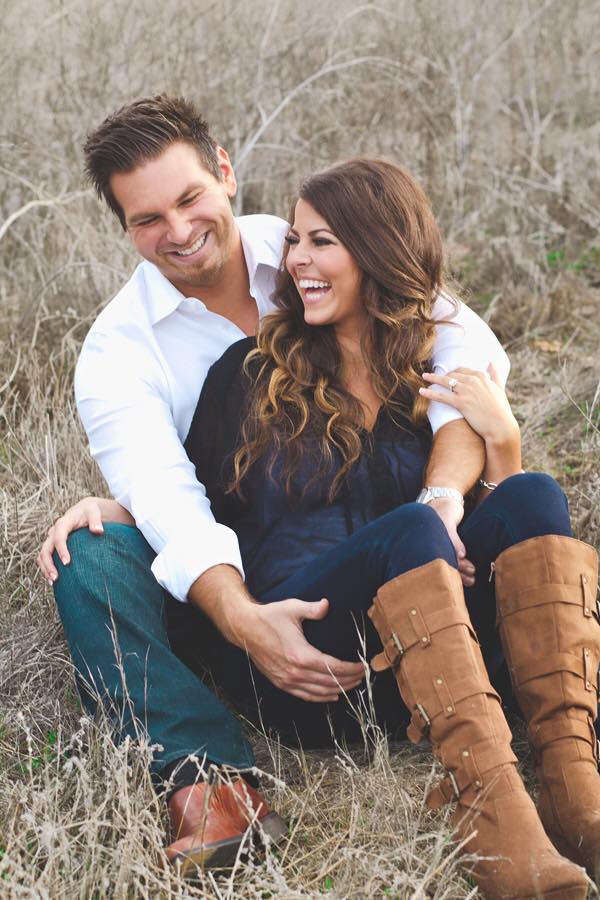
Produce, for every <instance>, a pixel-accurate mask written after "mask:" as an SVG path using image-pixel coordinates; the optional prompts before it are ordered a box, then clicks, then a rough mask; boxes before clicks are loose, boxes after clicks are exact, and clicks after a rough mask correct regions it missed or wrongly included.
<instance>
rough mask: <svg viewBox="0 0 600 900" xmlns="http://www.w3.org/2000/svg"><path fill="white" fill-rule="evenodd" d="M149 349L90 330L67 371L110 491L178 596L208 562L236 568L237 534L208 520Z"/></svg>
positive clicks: (167, 394)
mask: <svg viewBox="0 0 600 900" xmlns="http://www.w3.org/2000/svg"><path fill="white" fill-rule="evenodd" d="M152 354H153V351H152V348H149V347H147V346H145V345H143V344H139V345H136V343H135V342H134V341H132V340H125V339H121V338H120V336H119V335H118V334H110V335H104V334H98V333H95V334H92V335H91V336H90V337H89V338H88V339H87V340H86V342H85V344H84V347H83V349H82V353H81V356H80V359H79V362H78V365H77V370H76V374H75V394H76V399H77V408H78V411H79V415H80V417H81V420H82V422H83V426H84V428H85V430H86V432H87V435H88V439H89V442H90V450H91V453H92V456H93V457H94V458H95V460H96V461H97V463H98V465H99V466H100V469H101V471H102V474H103V475H104V477H105V479H106V481H107V483H108V487H109V490H110V492H111V493H112V495H113V496H114V497H115V499H116V500H118V502H119V503H120V504H121V505H122V506H124V507H125V508H126V509H127V510H128V511H129V512H130V513H131V514H132V515H133V517H134V519H135V522H136V525H137V527H138V528H139V529H140V531H141V532H142V534H143V535H144V537H145V538H146V540H147V541H148V543H149V544H150V546H151V547H152V548H153V550H155V552H156V553H157V556H156V559H155V560H154V563H153V565H152V571H153V573H154V575H155V577H156V578H157V580H158V581H159V582H160V583H161V584H162V585H163V587H165V588H166V590H168V591H169V593H170V594H172V595H173V596H174V597H176V598H177V599H178V600H181V601H185V600H186V598H187V593H188V590H189V588H190V585H191V584H192V583H193V582H194V581H195V580H196V579H197V578H198V577H199V576H200V575H201V574H202V573H203V572H204V571H206V570H207V569H209V568H210V567H211V566H214V565H217V564H220V563H223V564H228V565H230V566H233V567H234V568H237V569H238V570H239V571H240V572H242V562H241V557H240V552H239V547H238V542H237V537H236V535H235V533H234V532H233V531H231V529H229V528H226V527H225V526H224V525H220V524H218V523H217V522H215V519H214V516H213V514H212V512H211V508H210V503H209V501H208V498H207V497H206V492H205V490H204V488H203V486H202V485H201V484H200V483H199V482H198V480H197V479H196V474H195V471H194V466H193V465H192V463H191V462H190V460H189V459H188V456H187V454H186V452H185V450H184V448H183V445H182V440H181V436H180V434H179V433H178V431H177V427H176V425H175V422H174V420H173V411H172V407H171V402H170V387H169V384H168V383H167V381H166V377H165V376H164V374H163V372H162V369H161V366H160V364H159V362H158V361H157V360H156V358H155V357H154V356H153V355H152Z"/></svg>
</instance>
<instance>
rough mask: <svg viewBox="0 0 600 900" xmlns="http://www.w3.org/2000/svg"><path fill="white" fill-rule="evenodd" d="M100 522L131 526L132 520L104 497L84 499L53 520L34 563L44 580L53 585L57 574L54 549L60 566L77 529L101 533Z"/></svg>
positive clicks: (66, 561) (65, 560)
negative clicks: (69, 541)
mask: <svg viewBox="0 0 600 900" xmlns="http://www.w3.org/2000/svg"><path fill="white" fill-rule="evenodd" d="M103 522H120V523H121V524H122V525H135V521H134V519H133V517H132V516H131V515H130V514H129V513H128V512H127V510H126V509H124V508H123V507H122V506H121V504H120V503H117V501H116V500H109V499H107V498H106V497H84V498H83V500H80V501H79V503H76V504H75V506H71V508H70V509H68V510H67V511H66V513H65V514H64V516H61V517H60V518H59V519H57V520H56V522H55V523H54V525H52V527H51V528H50V529H49V531H48V536H47V538H46V540H45V541H44V543H43V544H42V546H41V549H40V552H39V554H38V558H37V564H38V566H39V567H40V569H41V571H42V575H43V576H44V578H45V579H46V580H47V581H48V582H49V583H50V584H54V582H55V581H56V579H57V578H58V572H57V570H56V566H55V565H54V560H53V559H52V554H53V553H54V551H55V550H56V552H57V553H58V555H59V557H60V560H61V562H62V564H63V565H64V566H68V565H69V563H70V562H71V555H70V553H69V550H68V548H67V538H68V537H69V535H70V534H71V532H72V531H76V530H77V529H78V528H88V529H89V530H90V531H91V532H92V534H102V533H103V531H104V526H103V524H102V523H103Z"/></svg>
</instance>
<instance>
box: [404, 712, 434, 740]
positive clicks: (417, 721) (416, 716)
mask: <svg viewBox="0 0 600 900" xmlns="http://www.w3.org/2000/svg"><path fill="white" fill-rule="evenodd" d="M430 728H431V719H430V717H429V714H428V713H427V710H426V709H425V707H424V706H423V705H422V704H421V703H416V704H415V709H414V712H413V714H412V716H411V717H410V724H409V726H408V728H407V729H406V734H407V735H408V739H409V741H412V742H413V744H418V743H419V741H422V740H423V738H424V737H426V736H427V735H428V734H429V729H430Z"/></svg>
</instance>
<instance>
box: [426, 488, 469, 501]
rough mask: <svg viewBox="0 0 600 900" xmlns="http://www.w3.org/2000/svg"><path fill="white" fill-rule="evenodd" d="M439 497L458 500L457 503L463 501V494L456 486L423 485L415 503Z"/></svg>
mask: <svg viewBox="0 0 600 900" xmlns="http://www.w3.org/2000/svg"><path fill="white" fill-rule="evenodd" d="M440 497H450V498H451V499H452V500H458V502H459V503H463V504H464V502H465V500H464V497H463V495H462V494H461V492H460V491H457V490H456V488H448V487H424V488H423V490H422V491H421V492H420V494H419V496H418V497H417V500H416V502H417V503H430V502H431V501H432V500H438V499H439V498H440Z"/></svg>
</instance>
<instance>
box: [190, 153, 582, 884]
mask: <svg viewBox="0 0 600 900" xmlns="http://www.w3.org/2000/svg"><path fill="white" fill-rule="evenodd" d="M288 245H289V246H288V249H287V252H286V258H285V268H284V269H283V270H282V273H281V279H280V284H279V288H278V305H279V312H278V313H276V314H275V315H273V316H272V317H269V318H268V319H267V320H265V321H264V323H263V325H262V327H261V330H260V334H259V337H258V344H257V346H256V349H253V347H254V343H253V339H248V340H246V341H242V342H240V343H239V344H236V345H234V346H233V347H231V348H230V349H229V350H228V351H227V353H226V354H225V355H224V357H222V359H221V360H220V361H219V362H218V363H216V364H215V366H213V368H212V370H211V373H209V376H208V378H207V380H206V382H205V386H204V389H203V391H202V395H201V398H200V401H199V404H198V408H197V410H196V415H195V417H194V422H193V423H192V427H191V429H190V434H189V436H188V440H187V442H186V446H187V448H188V452H189V454H190V456H191V458H192V459H193V461H194V462H195V464H196V467H197V472H198V475H199V477H200V478H201V480H202V481H203V483H204V484H205V486H206V488H207V492H208V494H209V496H210V499H211V502H212V504H213V509H214V512H215V515H216V517H217V519H218V520H220V521H222V522H224V523H226V524H228V525H230V526H231V527H232V528H234V530H235V531H236V532H237V534H238V538H239V541H240V546H241V549H242V555H243V558H244V564H245V569H246V578H247V582H248V584H249V587H250V589H251V590H252V592H253V593H254V594H255V595H256V596H258V597H259V598H260V601H261V602H262V603H271V602H275V601H280V600H282V599H283V598H290V597H299V598H302V599H303V600H304V601H311V602H313V603H314V604H315V610H316V613H315V615H314V617H313V618H311V619H310V620H308V621H306V622H304V624H303V626H302V624H301V623H300V621H299V622H298V628H302V627H303V631H304V633H305V635H306V637H307V638H308V640H309V642H310V643H311V644H313V645H314V646H315V647H317V648H318V649H319V650H321V651H323V652H325V653H329V654H331V655H332V656H336V657H339V658H342V659H356V658H358V655H359V654H361V655H366V657H367V658H368V659H371V658H372V666H373V669H374V670H375V672H377V673H379V674H377V675H376V677H375V680H374V685H373V696H374V706H375V711H376V714H377V718H378V721H379V722H381V723H382V724H384V725H385V726H386V727H387V728H388V729H390V730H395V731H398V730H400V729H401V728H402V727H403V726H404V725H405V724H406V721H407V720H410V724H409V727H408V734H409V737H410V738H411V739H412V740H419V739H420V738H421V737H424V736H427V737H428V738H429V739H430V740H431V742H432V745H433V750H434V753H435V754H436V756H437V757H438V759H440V761H441V762H442V765H443V766H444V768H445V769H446V770H447V775H446V777H445V778H444V779H443V780H442V782H441V783H440V785H439V786H438V787H437V788H436V789H434V791H433V792H432V793H431V794H430V797H429V803H430V805H432V806H439V805H441V804H442V803H445V802H449V801H450V800H452V801H456V803H457V807H456V812H455V819H454V821H455V826H456V833H457V838H458V839H460V840H463V841H465V844H466V848H467V849H468V850H469V852H476V853H478V854H479V855H480V856H483V857H487V859H483V860H481V861H479V862H477V863H476V864H474V865H473V866H472V872H473V874H474V875H475V877H476V878H477V880H478V882H479V883H480V885H481V886H482V888H483V889H484V890H485V892H486V893H487V894H488V896H493V897H496V896H497V897H532V896H539V897H556V898H558V897H560V898H576V897H584V896H585V894H586V879H585V877H584V876H583V874H582V873H581V870H580V869H578V868H577V867H576V866H574V865H572V864H571V863H570V862H568V861H567V860H566V859H564V858H562V857H561V856H559V854H558V853H557V851H556V850H555V849H554V847H553V846H552V844H551V843H550V841H549V840H548V837H547V836H546V834H545V833H544V828H543V826H542V823H541V822H540V819H539V817H538V814H537V813H536V810H535V808H534V806H533V804H532V802H531V800H530V798H529V797H528V795H527V793H526V791H525V788H524V786H523V784H522V782H521V779H520V777H519V775H518V772H517V770H516V767H515V762H516V760H515V757H514V755H513V754H512V752H511V749H510V738H511V735H510V730H509V729H508V726H507V724H506V721H505V719H504V715H503V713H502V709H501V706H500V702H499V698H498V695H497V694H496V692H495V691H494V689H493V688H492V686H491V684H490V680H489V677H488V672H487V670H486V666H485V664H484V661H483V657H482V652H481V651H482V650H483V654H484V656H485V658H486V662H487V664H488V668H489V670H490V673H491V674H492V675H494V676H496V675H501V671H500V668H499V662H500V660H499V656H498V652H497V650H498V646H497V641H496V634H495V616H496V607H497V609H498V616H499V622H500V634H501V638H502V644H503V648H504V653H505V655H506V658H507V660H508V663H509V669H510V674H511V676H512V677H513V681H514V688H515V693H516V697H517V700H518V701H519V704H520V706H521V708H522V711H523V713H524V715H525V717H526V719H527V721H528V724H529V729H530V736H531V740H532V743H533V745H534V748H535V751H536V756H537V760H538V775H539V778H540V787H541V795H540V796H541V799H540V814H541V816H542V819H543V823H544V826H545V827H546V829H547V830H548V832H551V837H552V840H553V841H554V843H555V844H556V845H557V846H558V845H560V847H561V850H562V851H563V852H564V853H565V854H566V855H567V856H569V857H570V858H571V859H576V861H577V862H579V861H581V862H584V863H585V864H586V865H587V866H588V869H589V870H590V871H591V873H592V874H594V873H595V868H596V864H597V857H598V851H597V850H596V847H597V843H598V841H597V835H598V833H599V831H600V818H599V816H598V812H597V810H598V808H599V806H600V802H599V801H600V792H599V790H598V775H597V770H596V762H595V756H594V752H595V751H594V748H595V741H594V740H593V727H592V723H593V719H594V718H595V716H596V693H595V681H592V675H593V676H594V679H595V672H596V669H597V665H598V661H599V658H600V636H599V632H600V626H599V625H598V623H597V621H596V618H595V616H594V610H593V608H592V607H593V604H592V598H593V596H594V594H593V583H594V579H595V566H596V561H595V556H594V553H593V551H592V550H591V548H587V547H585V545H583V544H580V543H579V542H577V541H574V540H573V539H572V537H571V531H570V525H569V520H568V513H567V509H566V503H565V500H564V497H563V495H562V493H561V492H560V490H559V488H558V486H557V485H556V484H555V483H554V482H553V481H552V480H551V479H549V478H547V477H546V476H538V475H522V474H518V473H520V448H519V439H518V429H517V428H516V425H515V423H514V419H513V418H512V416H511V414H510V410H509V409H508V407H507V405H506V403H505V401H504V400H503V397H502V394H501V391H500V389H499V388H498V387H497V386H496V385H494V384H493V383H491V382H489V381H487V380H486V379H485V377H484V376H482V375H481V374H478V373H473V372H470V371H468V370H458V371H457V372H455V373H450V375H449V376H439V375H433V374H430V375H427V373H426V372H425V369H426V366H427V362H428V358H429V353H430V349H431V343H432V337H433V328H434V324H433V321H432V318H431V306H432V303H433V300H434V298H435V297H436V296H437V295H438V294H439V292H440V291H441V289H442V277H441V263H442V254H441V241H440V238H439V232H438V230H437V226H436V223H435V221H434V219H433V216H432V213H431V211H430V208H429V204H428V203H427V200H426V198H425V197H424V195H423V194H422V192H421V191H420V189H419V188H418V187H417V185H416V184H415V183H414V181H413V180H412V179H411V178H410V176H408V175H407V174H406V173H404V172H402V171H401V170H400V169H398V168H397V167H395V166H393V165H391V164H389V163H383V162H378V161H373V160H354V161H351V162H349V163H345V164H342V165H340V166H336V167H334V168H333V169H330V170H328V171H327V172H325V173H323V174H321V175H317V176H315V177H313V178H311V179H309V180H308V181H307V182H306V183H305V184H304V185H303V186H302V188H301V190H300V195H299V199H298V201H297V203H296V205H295V209H294V216H293V224H292V228H291V230H290V234H289V236H288ZM249 351H252V352H251V353H250V355H249V356H248V353H249ZM423 380H425V381H427V382H429V384H430V385H438V386H442V387H445V388H450V389H451V391H452V392H451V393H448V394H444V395H443V396H441V397H438V393H437V392H435V391H433V390H432V388H423V387H422V384H423ZM434 398H437V399H441V400H442V402H447V403H450V404H452V405H456V406H457V407H458V408H459V409H460V410H461V411H462V412H463V413H464V414H465V415H466V417H467V418H468V420H469V421H470V423H471V424H472V426H473V427H474V428H475V429H476V430H478V431H479V432H480V433H481V435H482V436H483V437H484V439H485V441H486V450H487V463H486V470H485V473H484V482H485V485H484V487H483V492H484V494H486V495H487V496H486V497H485V499H484V500H483V502H482V503H481V504H480V505H479V506H477V508H476V509H475V510H474V511H472V512H471V513H470V514H469V515H468V516H467V517H466V518H465V520H464V522H463V523H462V525H461V528H460V536H461V539H462V541H463V542H464V544H465V546H466V548H467V555H468V558H469V559H470V560H472V562H473V563H474V566H475V574H474V576H473V577H472V578H471V579H470V581H471V582H472V583H471V584H470V585H469V586H467V587H466V589H465V590H463V586H462V584H461V580H460V576H459V574H458V571H457V560H456V554H455V551H454V548H453V545H452V543H451V541H450V539H449V536H448V533H447V531H446V529H445V527H444V526H443V524H442V522H441V519H440V518H439V517H438V516H437V514H436V513H435V512H434V511H433V510H432V509H431V508H430V507H429V506H428V505H427V504H423V503H415V502H414V501H415V499H416V497H417V494H418V492H419V488H420V487H421V484H422V473H423V468H424V465H425V461H426V459H427V454H428V449H429V435H428V430H427V427H426V425H425V411H426V405H427V401H428V400H431V399H434ZM207 425H209V426H210V427H207ZM223 460H225V464H223ZM496 485H497V486H496ZM494 571H495V579H494ZM494 580H495V584H494ZM323 598H326V599H323ZM373 598H375V600H374V602H373ZM289 602H293V601H289ZM191 612H192V613H194V612H195V611H191ZM189 614H190V610H184V608H182V616H184V617H187V618H186V619H185V623H186V624H185V627H186V629H187V628H188V625H189ZM475 632H477V634H478V636H479V639H480V641H481V649H480V645H479V643H478V641H477V638H476V637H475ZM199 633H203V634H204V636H205V641H204V643H205V652H206V654H207V655H208V658H209V660H210V667H211V670H212V672H213V675H214V677H215V680H216V681H217V682H218V683H220V684H221V685H223V687H224V688H225V690H226V691H227V693H228V694H229V695H230V697H231V698H232V699H233V700H234V702H236V703H237V704H238V705H240V706H242V707H243V708H244V709H245V710H246V711H247V712H249V713H250V714H251V715H253V716H254V717H255V718H260V720H261V721H262V722H263V724H264V725H265V726H267V727H273V728H276V729H278V730H279V731H280V732H282V733H283V734H284V735H285V736H286V737H290V736H293V735H294V734H295V735H296V736H297V737H299V738H300V740H301V741H302V742H303V743H304V744H308V745H310V744H313V745H315V744H321V743H323V742H325V741H326V740H327V739H328V738H329V730H330V727H331V728H332V729H333V732H334V733H335V734H336V735H340V734H345V735H347V736H350V737H351V736H352V734H353V730H354V732H356V730H357V725H356V723H355V722H354V720H353V718H352V715H351V714H349V709H350V706H349V705H348V704H346V703H332V704H331V706H330V707H329V716H330V719H331V726H330V724H329V722H328V721H327V717H326V715H325V713H321V712H320V710H322V709H323V707H322V706H316V705H315V704H311V703H308V702H306V700H305V699H303V698H302V697H301V696H292V695H291V694H290V693H289V692H287V691H285V690H281V688H280V686H279V685H278V684H277V678H273V677H271V678H267V677H265V675H264V674H263V673H262V672H261V671H260V668H256V667H254V666H252V665H251V675H252V677H249V671H248V665H249V663H248V657H247V655H246V653H245V652H244V651H243V649H240V648H238V647H236V646H234V645H233V644H231V643H229V642H228V641H226V640H225V639H224V638H223V637H222V635H221V634H220V632H219V630H217V629H216V628H215V629H212V630H210V629H209V623H208V622H204V623H203V626H202V629H201V630H196V632H195V635H194V637H195V638H197V636H198V634H199ZM196 647H197V645H196ZM382 648H383V651H382ZM395 682H397V687H398V688H399V690H400V694H401V697H402V700H403V701H404V702H403V703H402V702H400V700H399V699H398V697H397V690H396V685H395ZM310 687H311V688H312V689H313V690H314V684H311V685H310ZM326 691H330V688H323V693H322V695H321V696H322V699H330V700H332V701H333V700H335V699H336V695H335V694H334V695H331V694H326V693H325V692H326ZM257 698H258V699H257ZM349 699H350V701H351V703H352V702H358V698H357V695H356V694H355V692H353V691H350V694H349ZM582 798H583V799H582ZM586 804H589V806H586ZM475 830H476V834H475V836H472V835H473V832H474V831H475ZM490 857H493V858H491V859H490Z"/></svg>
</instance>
